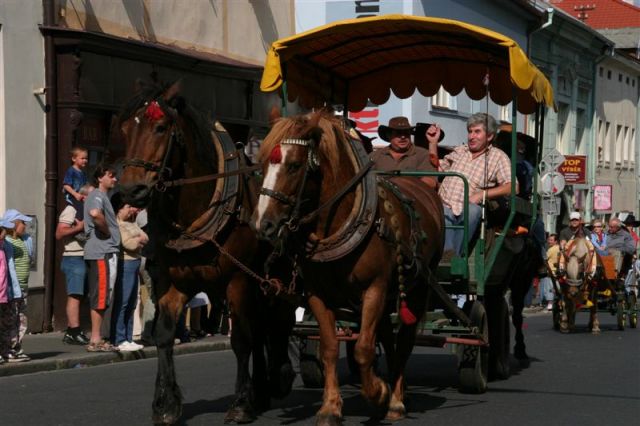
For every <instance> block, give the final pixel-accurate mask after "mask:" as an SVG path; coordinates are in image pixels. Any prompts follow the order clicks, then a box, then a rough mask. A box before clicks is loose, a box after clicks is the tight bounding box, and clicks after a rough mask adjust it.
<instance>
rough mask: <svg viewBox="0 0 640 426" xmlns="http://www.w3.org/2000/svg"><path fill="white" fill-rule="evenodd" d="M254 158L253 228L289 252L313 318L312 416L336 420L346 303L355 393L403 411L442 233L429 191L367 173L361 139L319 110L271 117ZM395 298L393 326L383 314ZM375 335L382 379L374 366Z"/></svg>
mask: <svg viewBox="0 0 640 426" xmlns="http://www.w3.org/2000/svg"><path fill="white" fill-rule="evenodd" d="M260 162H261V164H262V167H263V172H264V181H263V187H262V189H261V192H260V194H261V195H260V198H259V200H258V205H257V208H256V209H255V211H254V214H253V217H252V224H253V226H254V227H255V229H256V231H257V232H258V235H259V237H261V238H263V239H265V240H268V241H270V242H271V243H272V244H275V245H284V246H285V247H286V249H287V251H288V252H289V254H290V255H293V256H294V257H296V259H297V264H298V265H299V270H300V274H301V276H302V278H303V279H304V291H305V296H306V298H307V299H306V300H307V303H308V305H309V307H310V308H311V310H312V312H313V314H314V316H315V318H316V320H317V321H318V324H319V329H320V330H319V332H320V358H321V360H322V362H323V365H324V372H325V383H324V395H323V403H322V406H321V408H320V410H319V411H318V413H317V424H321V425H336V424H340V423H341V419H342V398H341V396H340V389H339V383H338V377H337V372H336V362H337V360H338V352H339V349H338V348H339V340H338V339H337V336H336V319H340V318H341V315H343V313H344V311H345V308H346V310H351V311H352V312H354V313H355V314H354V316H357V318H358V321H359V323H360V332H359V336H358V338H357V341H356V344H355V350H354V357H355V361H356V362H357V364H358V366H359V369H360V377H361V379H362V394H363V396H364V397H365V398H366V399H367V400H369V401H370V402H371V403H373V404H374V405H375V406H377V407H379V408H381V409H382V410H383V411H384V413H386V416H387V418H388V419H392V420H395V419H400V418H403V417H404V416H405V414H406V409H405V406H404V392H405V378H404V369H405V365H406V362H407V360H408V358H409V355H410V354H411V351H412V349H413V346H414V343H415V336H416V329H417V320H418V319H420V318H421V317H422V315H423V313H424V311H425V308H426V305H427V294H428V282H429V280H433V279H435V278H434V277H435V268H436V267H437V265H438V262H439V260H440V257H441V254H442V247H443V241H444V219H443V211H442V203H441V202H440V199H439V197H438V195H437V193H436V192H435V191H434V190H432V189H430V188H428V187H427V186H426V185H425V184H423V183H422V182H420V181H419V180H418V179H415V178H409V177H395V178H392V179H379V178H378V179H376V174H375V173H373V172H370V167H371V165H370V163H369V159H368V156H367V155H366V153H365V152H364V149H363V148H362V146H361V144H360V143H359V142H355V143H354V141H352V140H351V139H350V138H349V136H348V135H347V133H346V132H345V131H344V129H343V126H342V121H341V119H340V118H337V117H334V116H333V115H331V114H328V113H327V112H324V111H320V112H315V113H312V114H309V115H300V116H294V117H290V118H282V119H279V120H278V121H276V122H275V124H274V125H273V127H272V129H271V131H270V132H269V134H268V135H267V137H266V138H265V140H264V142H263V144H262V146H261V149H260ZM397 307H400V309H399V315H398V318H401V321H400V326H399V329H398V331H397V334H396V335H393V331H392V324H391V321H390V316H389V314H391V313H393V312H394V311H395V310H396V308H397ZM351 318H353V317H351ZM377 338H379V339H380V341H381V342H382V344H383V346H384V348H385V352H386V354H387V359H388V362H389V373H390V385H391V386H390V387H389V385H387V383H385V382H384V381H383V380H382V379H381V378H379V377H378V376H377V375H376V373H375V371H374V367H373V363H374V359H375V346H376V339H377ZM393 338H395V341H394V340H393Z"/></svg>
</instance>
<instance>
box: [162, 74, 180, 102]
mask: <svg viewBox="0 0 640 426" xmlns="http://www.w3.org/2000/svg"><path fill="white" fill-rule="evenodd" d="M181 90H182V79H179V80H177V81H175V82H174V83H173V84H171V86H169V88H168V89H167V90H165V91H164V94H163V95H162V98H163V99H164V100H165V101H167V102H169V101H170V100H171V99H173V98H175V97H176V96H178V95H179V94H180V92H181Z"/></svg>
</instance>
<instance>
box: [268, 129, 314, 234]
mask: <svg viewBox="0 0 640 426" xmlns="http://www.w3.org/2000/svg"><path fill="white" fill-rule="evenodd" d="M280 145H297V146H303V147H306V148H308V151H307V162H306V164H305V168H304V175H303V177H302V182H301V184H300V186H299V187H298V191H297V194H296V196H295V197H294V196H293V195H287V194H285V193H283V192H280V191H275V190H273V189H269V188H265V187H262V188H260V195H266V196H267V197H271V198H273V199H275V200H277V201H279V202H281V203H282V204H284V205H287V206H290V207H293V209H292V210H291V214H290V215H289V220H287V222H286V226H287V227H288V228H289V229H290V230H292V231H295V230H297V229H298V226H299V216H300V208H301V206H302V202H303V200H302V193H303V192H304V188H305V186H306V185H307V180H308V178H309V175H310V174H311V173H315V172H316V171H317V170H318V168H319V167H320V160H319V159H318V154H317V152H316V144H315V141H313V140H312V139H284V140H282V141H280Z"/></svg>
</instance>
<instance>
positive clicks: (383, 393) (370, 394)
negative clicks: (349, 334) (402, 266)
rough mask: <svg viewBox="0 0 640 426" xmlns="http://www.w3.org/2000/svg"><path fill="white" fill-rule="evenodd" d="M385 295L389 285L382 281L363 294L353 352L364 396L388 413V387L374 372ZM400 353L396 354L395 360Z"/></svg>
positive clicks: (374, 283)
mask: <svg viewBox="0 0 640 426" xmlns="http://www.w3.org/2000/svg"><path fill="white" fill-rule="evenodd" d="M385 292H386V283H384V282H382V280H378V281H375V282H373V283H372V284H371V285H370V286H369V288H367V290H365V292H364V295H363V297H362V322H361V324H360V335H359V336H358V340H357V341H356V346H355V349H354V358H355V360H356V362H357V363H358V365H359V366H360V378H361V380H362V389H361V392H362V395H363V396H364V397H365V398H366V399H367V400H369V401H370V402H372V403H373V404H374V405H376V406H378V407H381V408H384V409H385V410H386V408H387V407H388V405H389V387H388V386H387V384H386V383H385V382H384V381H383V380H382V379H380V378H379V377H378V376H376V374H375V371H374V370H373V363H374V361H375V357H376V331H377V328H378V323H379V321H380V318H381V317H382V313H383V311H384V308H385ZM399 352H400V351H399V350H396V354H395V355H396V357H397V356H398V353H399ZM394 364H395V362H394Z"/></svg>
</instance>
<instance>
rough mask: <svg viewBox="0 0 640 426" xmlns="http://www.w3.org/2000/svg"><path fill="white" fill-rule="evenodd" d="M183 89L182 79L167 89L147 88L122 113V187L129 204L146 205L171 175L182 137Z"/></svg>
mask: <svg viewBox="0 0 640 426" xmlns="http://www.w3.org/2000/svg"><path fill="white" fill-rule="evenodd" d="M179 90H180V85H179V82H178V83H174V84H173V85H172V86H170V87H169V88H168V89H166V90H163V89H160V88H158V87H155V86H154V87H147V88H143V90H141V92H140V93H139V94H138V95H137V96H136V97H135V98H134V99H133V100H132V101H131V103H130V105H129V106H128V107H125V111H124V112H123V113H122V115H121V119H120V123H121V129H122V133H123V134H124V137H125V141H126V155H125V160H124V162H123V171H122V176H121V178H120V189H121V191H122V194H123V197H124V200H125V201H126V202H127V203H128V204H131V205H134V206H137V207H144V206H146V205H147V204H148V202H149V200H150V196H151V193H152V190H153V189H154V187H156V188H157V187H160V188H161V186H162V182H163V181H164V180H165V179H167V178H169V176H171V173H172V167H173V164H172V162H171V156H172V151H173V150H175V149H176V148H177V146H176V145H178V144H179V143H181V138H182V132H181V130H180V125H179V121H180V116H179V114H178V108H179V105H180V104H181V102H182V100H181V98H180V97H179V96H178V93H179Z"/></svg>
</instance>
